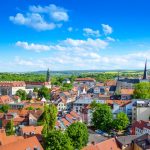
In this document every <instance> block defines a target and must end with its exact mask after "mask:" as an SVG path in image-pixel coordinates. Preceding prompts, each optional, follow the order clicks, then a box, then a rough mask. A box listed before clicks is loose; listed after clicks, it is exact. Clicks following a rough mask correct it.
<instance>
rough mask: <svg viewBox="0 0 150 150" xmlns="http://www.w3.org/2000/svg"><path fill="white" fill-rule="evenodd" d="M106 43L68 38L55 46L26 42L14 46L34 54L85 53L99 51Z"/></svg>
mask: <svg viewBox="0 0 150 150" xmlns="http://www.w3.org/2000/svg"><path fill="white" fill-rule="evenodd" d="M108 44H109V43H108V42H106V41H104V40H101V39H91V38H88V39H87V40H75V39H71V38H68V39H66V40H64V41H60V42H59V43H57V44H51V45H41V44H35V43H31V44H29V43H28V42H21V41H18V42H17V43H16V46H19V47H22V48H24V49H26V50H32V51H35V52H42V51H49V50H54V51H66V52H68V51H73V52H79V51H80V52H86V51H89V52H90V51H99V50H102V49H105V48H106V47H107V46H108Z"/></svg>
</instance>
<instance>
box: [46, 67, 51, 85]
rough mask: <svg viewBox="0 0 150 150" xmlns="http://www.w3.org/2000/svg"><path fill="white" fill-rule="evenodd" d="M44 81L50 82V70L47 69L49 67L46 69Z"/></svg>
mask: <svg viewBox="0 0 150 150" xmlns="http://www.w3.org/2000/svg"><path fill="white" fill-rule="evenodd" d="M46 82H50V71H49V68H48V69H47V74H46Z"/></svg>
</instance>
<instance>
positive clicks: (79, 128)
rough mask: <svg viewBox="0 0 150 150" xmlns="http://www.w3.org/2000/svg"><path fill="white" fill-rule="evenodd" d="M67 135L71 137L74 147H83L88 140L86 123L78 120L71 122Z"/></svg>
mask: <svg viewBox="0 0 150 150" xmlns="http://www.w3.org/2000/svg"><path fill="white" fill-rule="evenodd" d="M66 133H67V135H68V136H69V138H70V139H71V143H72V145H73V147H74V149H81V148H82V147H84V146H86V144H87V142H88V129H87V126H86V125H85V124H84V123H81V122H76V123H73V124H71V125H70V126H69V127H68V128H67V130H66Z"/></svg>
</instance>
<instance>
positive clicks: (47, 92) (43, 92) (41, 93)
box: [38, 86, 50, 100]
mask: <svg viewBox="0 0 150 150" xmlns="http://www.w3.org/2000/svg"><path fill="white" fill-rule="evenodd" d="M38 97H39V98H43V97H44V98H45V99H47V100H49V99H50V89H48V88H47V87H44V86H43V87H42V88H40V89H39V90H38Z"/></svg>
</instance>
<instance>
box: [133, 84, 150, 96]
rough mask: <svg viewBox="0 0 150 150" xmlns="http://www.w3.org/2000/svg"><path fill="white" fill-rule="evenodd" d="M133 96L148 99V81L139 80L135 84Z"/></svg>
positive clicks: (149, 92) (149, 93) (149, 86)
mask: <svg viewBox="0 0 150 150" xmlns="http://www.w3.org/2000/svg"><path fill="white" fill-rule="evenodd" d="M133 97H134V98H138V99H150V83H149V82H141V83H138V84H136V85H135V90H134V94H133Z"/></svg>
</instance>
